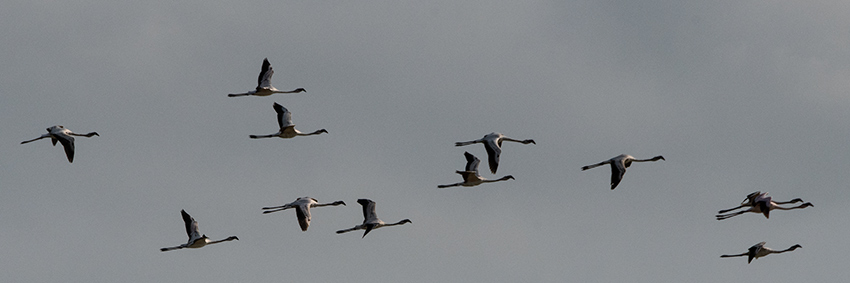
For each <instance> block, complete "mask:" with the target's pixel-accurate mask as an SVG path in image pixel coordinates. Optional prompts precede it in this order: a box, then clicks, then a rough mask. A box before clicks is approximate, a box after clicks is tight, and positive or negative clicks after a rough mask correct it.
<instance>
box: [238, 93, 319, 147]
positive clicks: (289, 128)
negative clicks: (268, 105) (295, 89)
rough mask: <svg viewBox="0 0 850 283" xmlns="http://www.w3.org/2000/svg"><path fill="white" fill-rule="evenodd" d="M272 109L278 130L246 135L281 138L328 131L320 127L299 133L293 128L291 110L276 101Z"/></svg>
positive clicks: (253, 137)
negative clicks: (266, 133) (306, 132)
mask: <svg viewBox="0 0 850 283" xmlns="http://www.w3.org/2000/svg"><path fill="white" fill-rule="evenodd" d="M274 111H275V112H277V124H278V126H280V130H279V131H278V132H277V133H274V134H271V135H264V136H258V135H250V136H248V137H250V138H252V139H261V138H273V137H279V138H282V139H291V138H294V137H296V136H312V135H318V134H321V133H328V130H325V129H321V130H318V131H315V132H312V133H309V134H304V133H301V131H298V130H296V129H295V124H292V112H289V110H287V109H286V108H284V107H283V106H281V105H280V104H277V102H275V103H274Z"/></svg>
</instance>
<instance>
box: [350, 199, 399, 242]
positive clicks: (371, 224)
mask: <svg viewBox="0 0 850 283" xmlns="http://www.w3.org/2000/svg"><path fill="white" fill-rule="evenodd" d="M357 203H359V204H360V205H361V206H363V224H360V225H357V226H354V228H349V229H343V230H339V231H336V233H337V234H342V233H346V232H351V231H354V230H366V232H364V233H363V237H360V238H364V237H366V234H369V231H372V230H374V229H378V228H381V227H388V226H395V225H402V224H405V223H413V222H412V221H410V219H404V220H401V221H399V222H396V223H392V224H386V223H384V221H381V219H378V215H377V214H375V202H374V201H372V200H369V199H358V200H357Z"/></svg>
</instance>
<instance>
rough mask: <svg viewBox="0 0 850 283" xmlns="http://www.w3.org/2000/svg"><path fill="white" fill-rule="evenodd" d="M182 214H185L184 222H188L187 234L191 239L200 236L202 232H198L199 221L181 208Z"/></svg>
mask: <svg viewBox="0 0 850 283" xmlns="http://www.w3.org/2000/svg"><path fill="white" fill-rule="evenodd" d="M180 215H183V223H185V224H186V235H188V236H189V240H192V239H195V238H200V237H201V233H200V232H198V221H195V219H194V218H192V216H189V214H188V213H186V211H185V210H180Z"/></svg>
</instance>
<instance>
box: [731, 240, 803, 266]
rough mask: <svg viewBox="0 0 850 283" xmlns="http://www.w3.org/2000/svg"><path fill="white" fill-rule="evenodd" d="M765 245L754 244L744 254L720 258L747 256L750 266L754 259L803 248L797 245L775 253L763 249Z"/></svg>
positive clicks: (762, 243)
mask: <svg viewBox="0 0 850 283" xmlns="http://www.w3.org/2000/svg"><path fill="white" fill-rule="evenodd" d="M765 243H766V242H761V243H758V244H755V245H754V246H752V247H750V250H749V251H747V252H745V253H741V254H735V255H721V256H720V257H738V256H747V264H750V262H752V261H753V259H754V258H760V257H764V256H767V255H769V254H781V253H784V252H790V251H793V250H796V249H797V248H802V247H803V246H801V245H799V244H797V245H793V246H791V247H790V248H788V249H787V250H781V251H775V250H772V249H770V248H768V247H765V246H764V244H765Z"/></svg>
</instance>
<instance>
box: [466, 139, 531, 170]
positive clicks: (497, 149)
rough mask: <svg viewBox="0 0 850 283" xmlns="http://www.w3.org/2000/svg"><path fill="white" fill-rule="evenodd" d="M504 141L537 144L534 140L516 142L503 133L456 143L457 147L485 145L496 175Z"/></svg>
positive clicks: (488, 158)
mask: <svg viewBox="0 0 850 283" xmlns="http://www.w3.org/2000/svg"><path fill="white" fill-rule="evenodd" d="M503 141H512V142H518V143H522V144H529V143H533V144H537V143H536V142H534V140H531V139H528V140H515V139H512V138H509V137H506V136H505V135H503V134H501V133H496V132H493V133H489V134H487V135H485V136H484V137H483V138H481V139H477V140H474V141H466V142H456V143H455V146H465V145H470V144H476V143H483V144H484V149H486V150H487V160H488V161H489V163H490V172H492V173H493V174H496V169H498V168H499V155H501V154H502V142H503Z"/></svg>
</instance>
